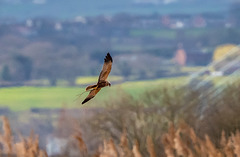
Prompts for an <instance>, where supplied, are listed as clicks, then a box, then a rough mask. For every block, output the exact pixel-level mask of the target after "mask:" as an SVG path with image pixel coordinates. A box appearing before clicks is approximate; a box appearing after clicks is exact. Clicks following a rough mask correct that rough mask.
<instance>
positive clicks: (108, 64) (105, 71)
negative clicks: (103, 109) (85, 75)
mask: <svg viewBox="0 0 240 157" xmlns="http://www.w3.org/2000/svg"><path fill="white" fill-rule="evenodd" d="M112 62H113V60H112V57H111V55H110V54H109V53H107V55H106V56H105V58H104V64H103V68H102V71H101V73H100V75H99V78H98V83H99V82H100V81H106V80H107V77H108V75H109V73H110V72H111V69H112ZM96 86H97V85H91V86H88V87H87V89H92V88H95V87H96ZM100 90H101V88H100V87H99V88H98V87H96V89H92V90H91V92H90V93H89V94H88V96H87V97H86V99H85V100H84V101H83V102H82V104H84V103H86V102H88V101H89V100H91V99H92V98H94V96H95V95H96V94H97V93H98V92H99V91H100Z"/></svg>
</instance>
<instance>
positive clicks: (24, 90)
mask: <svg viewBox="0 0 240 157" xmlns="http://www.w3.org/2000/svg"><path fill="white" fill-rule="evenodd" d="M186 79H187V78H186V77H178V78H168V79H157V80H150V81H136V82H125V83H122V84H117V85H113V86H112V87H111V88H108V87H106V88H103V89H102V90H101V91H100V92H99V93H98V95H97V96H96V97H95V98H94V99H93V100H91V101H90V102H89V103H88V104H87V105H84V106H82V105H81V102H82V101H83V99H84V98H85V97H86V96H87V94H88V93H84V94H83V95H82V96H81V97H80V98H78V99H77V100H76V98H77V95H78V94H80V93H82V92H83V91H84V88H79V87H26V86H25V87H11V88H0V107H9V108H10V109H11V110H13V111H19V110H28V109H30V108H60V107H62V106H66V107H70V108H71V107H92V106H104V105H105V102H106V101H107V100H109V98H111V99H114V98H117V97H119V95H121V94H122V93H124V92H126V93H128V94H130V95H132V96H133V98H136V99H137V98H138V97H139V96H140V95H141V94H142V93H143V92H144V91H146V90H148V89H151V88H156V87H160V86H164V87H165V86H180V85H181V84H183V83H184V82H185V80H186ZM75 100H76V101H75Z"/></svg>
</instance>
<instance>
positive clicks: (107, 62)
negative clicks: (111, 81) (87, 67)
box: [98, 53, 113, 82]
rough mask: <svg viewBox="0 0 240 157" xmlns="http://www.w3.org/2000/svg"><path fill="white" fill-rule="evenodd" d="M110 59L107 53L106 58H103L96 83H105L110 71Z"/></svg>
mask: <svg viewBox="0 0 240 157" xmlns="http://www.w3.org/2000/svg"><path fill="white" fill-rule="evenodd" d="M112 62H113V60H112V57H111V55H110V54H109V53H107V55H106V57H105V58H104V64H103V67H102V71H101V73H100V75H99V78H98V82H100V81H106V80H107V77H108V75H109V73H110V71H111V69H112Z"/></svg>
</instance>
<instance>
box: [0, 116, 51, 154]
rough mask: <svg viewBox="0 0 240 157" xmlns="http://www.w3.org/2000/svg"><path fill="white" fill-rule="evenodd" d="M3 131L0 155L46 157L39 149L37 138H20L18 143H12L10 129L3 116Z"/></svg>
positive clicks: (32, 136) (32, 135)
mask: <svg viewBox="0 0 240 157" xmlns="http://www.w3.org/2000/svg"><path fill="white" fill-rule="evenodd" d="M2 122H3V129H2V130H3V131H2V132H1V133H0V144H1V145H3V146H4V147H3V148H2V149H1V150H0V153H1V154H0V155H7V156H8V157H11V156H17V157H48V155H47V153H46V151H44V150H41V149H39V141H38V136H37V135H34V133H33V132H32V133H31V135H30V136H29V137H27V138H24V137H22V136H20V139H21V140H20V141H18V142H14V141H13V135H12V131H11V127H10V124H9V121H8V119H7V118H6V117H5V116H3V117H2Z"/></svg>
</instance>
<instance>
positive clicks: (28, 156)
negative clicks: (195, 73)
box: [0, 117, 240, 157]
mask: <svg viewBox="0 0 240 157" xmlns="http://www.w3.org/2000/svg"><path fill="white" fill-rule="evenodd" d="M2 121H3V125H2V130H3V131H2V132H1V134H0V137H1V138H0V139H1V140H0V144H1V145H3V146H4V147H3V148H2V149H1V154H7V155H8V156H9V157H11V156H17V157H47V153H46V152H45V151H44V150H41V149H40V148H39V141H38V136H37V135H34V133H33V132H32V133H31V134H30V136H29V137H27V138H24V137H22V136H20V141H18V142H14V140H13V135H12V131H11V128H10V124H9V121H8V119H7V118H6V117H2ZM70 136H71V135H70ZM74 138H75V140H76V141H77V143H78V147H76V149H79V151H80V152H81V154H80V155H79V156H80V157H143V156H144V155H143V153H142V150H141V149H140V145H144V143H140V144H139V143H138V141H137V140H136V139H135V140H134V141H130V140H129V139H128V132H127V130H126V129H124V130H123V133H122V135H121V136H120V137H119V142H116V141H114V140H113V139H112V138H110V139H109V140H107V139H105V140H103V143H102V144H100V145H99V147H98V148H97V149H96V150H97V151H95V152H96V153H94V154H91V153H89V152H88V149H87V144H86V143H85V141H84V140H83V135H82V133H81V131H80V129H75V134H74ZM220 138H221V139H220V140H219V143H217V144H214V143H213V142H212V141H211V139H210V137H209V136H208V135H205V137H204V138H200V137H198V135H197V134H196V133H195V131H194V130H193V129H192V128H191V127H190V126H188V125H186V124H185V123H182V124H180V125H179V126H178V127H176V126H174V125H173V124H170V125H169V129H168V131H167V132H166V133H165V134H163V135H162V137H161V139H162V140H161V142H162V148H157V147H156V145H155V143H154V142H153V140H152V137H151V136H147V138H146V143H145V144H146V145H145V148H146V150H147V152H148V154H149V157H157V156H160V155H159V154H157V153H156V151H155V149H163V151H164V152H165V154H164V155H162V156H163V157H240V132H239V131H236V132H235V133H232V134H231V135H229V136H226V134H225V132H224V131H223V132H222V135H221V137H220Z"/></svg>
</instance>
